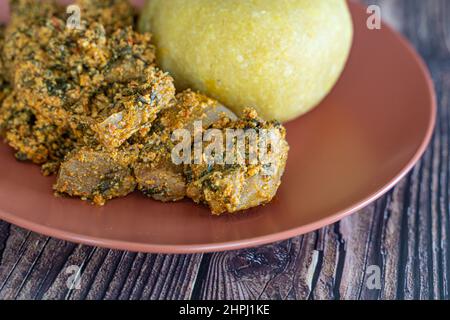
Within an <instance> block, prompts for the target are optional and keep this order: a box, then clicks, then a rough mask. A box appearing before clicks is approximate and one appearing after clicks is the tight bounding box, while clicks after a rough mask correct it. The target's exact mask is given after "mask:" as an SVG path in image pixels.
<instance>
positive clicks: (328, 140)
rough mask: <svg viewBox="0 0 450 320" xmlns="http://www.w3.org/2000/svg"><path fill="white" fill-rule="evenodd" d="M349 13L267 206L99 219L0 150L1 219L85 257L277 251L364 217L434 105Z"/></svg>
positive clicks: (294, 128) (415, 151) (291, 129)
mask: <svg viewBox="0 0 450 320" xmlns="http://www.w3.org/2000/svg"><path fill="white" fill-rule="evenodd" d="M1 4H2V7H1V8H0V12H5V7H4V5H5V1H2V2H1ZM351 10H352V14H353V18H354V24H355V29H356V34H355V41H354V48H353V51H352V53H351V57H350V60H349V63H348V66H347V68H346V70H345V72H344V74H343V76H342V78H341V79H340V81H339V83H338V84H337V86H336V87H335V88H334V90H333V92H332V93H331V94H330V95H329V96H328V97H327V98H326V100H325V101H323V103H322V104H321V105H320V106H319V107H318V108H317V109H315V110H314V111H312V112H310V113H309V114H307V115H306V116H304V117H302V118H300V119H298V120H295V121H293V122H291V123H289V124H288V125H287V128H288V139H289V143H290V145H291V151H290V154H289V162H288V167H287V170H286V173H285V175H284V179H283V184H282V186H281V188H280V190H279V192H278V195H277V196H276V198H275V199H274V201H273V202H272V203H271V204H270V205H267V206H265V207H261V208H257V209H254V210H250V211H248V212H245V213H241V214H239V215H235V216H223V217H219V218H217V217H212V216H210V213H209V211H208V210H207V209H206V208H204V207H201V206H197V205H194V204H192V203H191V202H190V201H187V200H186V201H184V202H180V203H174V204H163V203H159V202H156V201H153V200H150V199H147V198H145V197H143V196H142V195H140V194H138V193H136V194H133V195H130V196H128V197H126V198H123V199H119V200H114V201H111V202H110V203H108V204H107V205H106V206H105V207H103V208H98V207H94V206H91V205H89V204H88V203H84V202H81V201H80V200H76V199H62V198H55V197H54V196H53V194H52V191H51V190H52V184H53V182H54V178H44V177H42V176H41V174H40V171H39V168H38V167H37V166H34V165H32V164H24V163H19V162H17V161H16V160H15V159H14V157H13V153H12V151H11V150H10V149H9V148H8V147H7V146H6V145H4V144H0V177H1V178H0V218H2V219H4V220H6V221H9V222H11V223H13V224H16V225H19V226H21V227H24V228H27V229H30V230H33V231H36V232H39V233H42V234H46V235H49V236H54V237H57V238H61V239H65V240H69V241H74V242H81V243H86V244H90V245H96V246H103V247H109V248H118V249H125V250H132V251H145V252H161V253H193V252H206V251H220V250H230V249H238V248H243V247H249V246H256V245H261V244H266V243H270V242H274V241H278V240H283V239H287V238H289V237H293V236H297V235H300V234H303V233H306V232H310V231H313V230H315V229H318V228H321V227H323V226H325V225H328V224H331V223H333V222H336V221H338V220H340V219H342V218H343V217H345V216H347V215H349V214H351V213H353V212H355V211H357V210H358V209H361V208H363V207H364V206H366V205H368V204H369V203H370V202H372V201H374V200H375V199H377V198H378V197H380V196H381V195H382V194H384V193H385V192H387V191H388V190H389V189H390V188H392V187H393V186H394V185H395V183H397V182H398V181H399V180H400V179H401V178H402V177H403V176H404V175H405V174H406V173H407V172H408V171H409V170H410V169H411V168H412V167H413V165H414V164H415V163H416V162H417V161H418V160H419V158H420V157H421V155H422V154H423V152H424V150H425V148H426V146H427V144H428V142H429V140H430V137H431V134H432V130H433V127H434V122H435V112H436V103H435V95H434V91H433V85H432V81H431V80H430V76H429V73H428V71H427V70H426V68H425V66H424V64H423V63H422V61H421V59H420V58H419V57H418V56H417V54H416V53H415V52H414V51H413V50H412V49H411V47H410V46H409V45H408V44H407V43H406V42H405V40H404V39H403V38H402V37H401V36H399V35H398V34H396V33H395V32H394V31H392V30H391V29H390V28H389V27H387V26H383V28H382V29H381V30H375V31H370V30H368V29H367V27H366V19H367V15H366V13H365V10H364V9H363V8H362V7H361V6H359V5H356V4H351Z"/></svg>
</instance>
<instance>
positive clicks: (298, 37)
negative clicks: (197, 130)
mask: <svg viewBox="0 0 450 320" xmlns="http://www.w3.org/2000/svg"><path fill="white" fill-rule="evenodd" d="M140 29H141V31H150V32H152V33H153V35H154V42H155V44H156V45H157V48H158V51H157V53H158V62H159V64H160V66H161V67H162V69H164V70H165V71H168V72H170V73H171V75H172V76H173V77H174V78H175V81H176V85H177V87H178V89H180V90H181V89H185V88H193V89H195V90H199V91H202V92H204V93H205V94H207V95H209V96H212V97H214V98H216V99H218V100H219V101H221V102H222V103H224V104H225V105H226V106H228V107H230V108H231V109H232V110H234V111H235V112H237V113H240V112H241V111H242V110H243V109H244V108H245V107H254V108H256V110H257V111H258V112H259V114H260V115H261V116H262V117H264V118H265V119H267V120H272V119H276V120H279V121H287V120H291V119H293V118H296V117H297V116H299V115H301V114H304V113H305V112H307V111H309V110H310V109H312V108H313V107H314V106H316V105H317V104H318V103H319V102H320V101H321V100H322V99H323V98H324V97H325V96H326V95H327V94H328V93H329V92H330V90H331V89H332V87H333V86H334V84H335V83H336V81H337V79H338V78H339V76H340V74H341V72H342V70H343V68H344V65H345V63H346V61H347V58H348V54H349V51H350V48H351V43H352V38H353V25H352V20H351V16H350V12H349V10H348V7H347V3H346V1H345V0H149V1H148V2H147V5H146V7H145V9H144V12H143V14H142V16H141V21H140Z"/></svg>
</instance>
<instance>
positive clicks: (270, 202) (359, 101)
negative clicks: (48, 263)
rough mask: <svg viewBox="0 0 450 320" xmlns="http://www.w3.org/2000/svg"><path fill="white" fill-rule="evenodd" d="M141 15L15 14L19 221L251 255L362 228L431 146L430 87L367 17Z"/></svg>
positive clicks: (339, 10) (59, 9) (121, 244)
mask: <svg viewBox="0 0 450 320" xmlns="http://www.w3.org/2000/svg"><path fill="white" fill-rule="evenodd" d="M131 2H132V3H130V2H129V1H126V0H108V1H94V0H76V1H39V0H11V1H9V9H8V10H10V16H9V21H3V22H4V25H3V26H1V27H0V136H1V139H2V140H4V142H5V143H6V145H8V148H6V147H5V145H3V144H2V145H0V150H1V151H2V152H1V153H0V175H1V176H2V179H0V217H1V218H3V219H5V220H8V221H10V222H12V223H16V224H18V225H21V226H23V227H26V228H29V229H32V230H34V231H37V232H41V233H45V234H48V235H52V236H57V237H60V238H64V239H67V240H73V241H77V242H84V243H89V244H94V245H100V246H107V247H114V248H121V249H128V250H135V251H151V252H172V253H173V252H177V253H179V252H198V251H212V250H225V249H235V248H240V247H246V246H250V245H256V244H263V243H268V242H272V241H276V240H281V239H285V238H287V237H290V236H295V235H298V234H301V233H305V232H308V231H312V230H314V229H317V228H319V227H321V226H324V225H326V224H329V223H332V222H335V221H337V220H339V219H341V218H342V217H344V216H346V215H348V214H350V213H352V212H354V211H355V210H357V209H359V208H361V207H362V206H364V205H366V204H368V203H369V202H371V201H373V200H374V199H376V198H378V197H379V196H380V195H381V194H383V193H384V192H386V191H387V190H389V188H391V187H392V186H393V185H394V183H395V182H397V181H398V180H399V179H400V178H401V177H402V176H404V175H405V174H406V172H408V170H409V169H411V167H412V166H413V164H414V163H415V162H416V161H417V160H418V159H419V157H420V156H421V155H422V153H423V151H424V149H425V147H426V145H427V143H428V142H429V139H430V136H431V131H432V128H433V125H434V116H435V101H434V98H433V97H434V94H433V90H432V87H431V85H430V78H429V74H428V72H427V70H426V69H425V68H424V67H423V64H422V63H421V61H420V59H418V57H417V55H416V54H415V53H414V52H413V51H412V50H411V49H410V47H409V46H408V45H407V44H406V43H405V42H404V41H403V40H402V39H401V38H399V37H398V35H396V34H395V33H394V32H393V31H392V30H391V29H389V28H388V27H386V26H383V28H382V29H381V30H375V31H372V30H369V29H368V28H367V23H366V19H367V16H366V11H365V10H363V9H362V7H360V6H359V5H358V4H355V3H352V2H347V1H345V0H277V1H272V0H226V1H225V0H189V1H185V0H148V1H146V2H145V1H131ZM0 7H1V9H2V10H7V9H6V8H7V6H6V0H5V1H3V2H0ZM380 47H383V48H384V49H385V50H379V49H380ZM375 87H376V88H378V91H379V92H380V93H381V94H378V95H377V94H374V88H375ZM411 93H413V94H414V99H412V98H411V97H410V94H411ZM412 101H413V102H414V103H411V102H412ZM318 106H320V107H319V108H316V107H318ZM313 109H314V110H313ZM312 110H313V111H312ZM405 114H409V115H410V119H409V121H408V122H407V123H406V122H404V121H403V117H404V115H405ZM11 150H13V153H12V154H11V152H10V151H11ZM13 157H15V159H16V160H17V161H13V160H11V159H13ZM30 164H35V165H38V166H40V168H41V174H42V175H43V176H41V175H39V176H37V175H36V174H35V170H36V166H31V165H30ZM54 195H55V196H56V197H54ZM23 197H25V198H26V199H27V201H21V199H22V198H23ZM148 198H151V199H148ZM75 199H82V200H85V203H87V204H83V203H82V202H81V201H75ZM193 202H194V203H196V204H199V205H194V204H193ZM91 204H92V205H91ZM205 208H207V210H206V209H205ZM207 211H209V212H211V213H212V214H213V215H216V216H218V215H220V216H221V218H217V217H216V218H210V217H209V216H208V214H205V213H207ZM237 212H245V214H239V215H229V214H226V213H237Z"/></svg>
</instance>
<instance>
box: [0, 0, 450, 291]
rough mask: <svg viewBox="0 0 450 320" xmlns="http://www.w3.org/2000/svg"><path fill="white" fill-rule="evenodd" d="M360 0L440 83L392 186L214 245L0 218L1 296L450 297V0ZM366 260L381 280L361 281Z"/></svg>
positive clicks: (365, 267)
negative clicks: (420, 151) (322, 220)
mask: <svg viewBox="0 0 450 320" xmlns="http://www.w3.org/2000/svg"><path fill="white" fill-rule="evenodd" d="M365 2H366V3H368V4H379V5H381V7H382V15H383V18H384V19H385V20H386V21H387V22H389V23H390V24H391V25H392V26H394V27H395V28H396V29H397V30H399V31H400V32H402V33H403V34H404V35H405V36H406V37H407V38H409V40H410V41H411V42H412V43H413V44H414V46H415V47H416V48H417V50H418V51H419V52H420V53H421V55H422V56H423V57H424V59H425V60H426V62H427V64H428V66H429V67H430V69H431V72H432V74H433V78H434V81H435V84H436V90H437V93H438V102H439V117H438V123H437V128H436V132H435V135H434V138H433V140H432V143H431V145H430V147H429V148H428V151H427V152H426V154H425V156H424V158H423V159H422V161H421V162H420V163H419V164H418V165H417V166H416V167H415V168H414V170H413V171H412V172H411V174H409V175H408V176H407V177H406V178H405V179H404V180H403V181H402V182H400V183H399V184H398V186H397V187H396V188H395V189H394V190H393V191H392V192H390V193H389V194H388V195H386V196H385V197H383V198H382V199H380V200H379V201H377V202H376V203H375V204H373V205H371V206H370V207H368V208H366V209H364V210H362V211H361V212H359V213H358V214H355V215H353V216H351V217H349V218H347V219H345V220H343V221H341V222H340V223H337V224H335V225H333V226H329V227H326V228H324V229H322V230H320V231H317V232H314V233H311V234H308V235H305V236H301V237H297V238H293V239H291V240H289V241H285V242H281V243H277V244H273V245H269V246H265V247H260V248H255V249H247V250H240V251H234V252H227V253H214V254H197V255H178V256H176V255H155V254H141V253H130V252H123V251H115V250H107V249H100V248H93V247H88V246H83V245H76V244H72V243H68V242H65V241H60V240H57V239H53V238H49V237H45V236H42V235H38V234H35V233H32V232H29V231H27V230H23V229H21V228H18V227H15V226H13V225H10V224H8V223H6V222H1V221H0V299H189V298H194V299H256V298H261V299H448V298H450V251H449V250H450V238H449V236H450V215H449V213H450V207H449V192H450V188H449V186H450V182H449V179H450V158H449V139H450V130H449V126H450V114H449V113H450V59H449V58H450V0H366V1H365ZM405 121H408V117H407V115H405ZM71 265H77V266H80V267H81V282H80V289H72V290H71V289H68V286H67V284H66V283H67V280H68V277H69V276H70V274H68V273H67V267H69V266H71ZM371 265H377V266H379V267H380V270H381V276H382V277H381V289H380V290H377V289H372V290H371V289H369V288H368V286H367V285H366V284H367V281H368V280H369V279H368V274H369V273H368V272H367V271H368V268H369V266H371ZM369 275H370V274H369Z"/></svg>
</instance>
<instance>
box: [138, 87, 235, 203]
mask: <svg viewBox="0 0 450 320" xmlns="http://www.w3.org/2000/svg"><path fill="white" fill-rule="evenodd" d="M176 99H177V100H176V101H177V102H176V104H175V105H174V106H173V107H171V108H167V109H165V110H164V111H162V112H161V115H160V116H159V117H158V120H157V121H156V124H155V128H153V129H152V130H153V133H152V134H150V135H147V136H145V137H144V138H143V139H142V140H141V143H143V145H144V148H143V149H142V151H141V154H140V160H139V162H138V163H137V164H136V165H135V168H134V174H135V176H136V180H137V183H138V188H139V190H141V191H142V192H143V193H144V194H146V195H147V196H149V197H152V198H153V199H155V200H159V201H165V202H167V201H177V200H181V199H183V198H184V197H185V196H186V178H185V176H184V173H183V171H184V169H183V166H182V165H175V164H174V163H173V161H172V157H171V152H172V149H173V148H174V142H173V141H172V140H171V135H172V133H173V131H174V130H176V129H188V130H192V129H193V125H194V122H195V121H202V126H203V127H204V128H205V129H206V128H207V127H209V126H210V125H211V124H212V123H214V122H216V121H217V120H218V119H221V118H222V117H224V116H225V115H227V116H229V117H232V118H233V119H236V116H235V115H234V113H232V112H231V111H230V110H228V109H227V108H225V107H224V106H222V105H220V104H219V103H218V102H217V101H216V100H213V99H210V98H208V97H206V96H204V95H201V94H198V93H195V92H192V91H190V90H188V91H185V92H182V93H180V94H178V95H177V97H176Z"/></svg>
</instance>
